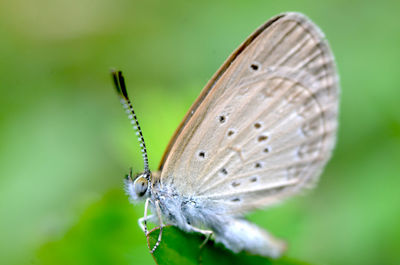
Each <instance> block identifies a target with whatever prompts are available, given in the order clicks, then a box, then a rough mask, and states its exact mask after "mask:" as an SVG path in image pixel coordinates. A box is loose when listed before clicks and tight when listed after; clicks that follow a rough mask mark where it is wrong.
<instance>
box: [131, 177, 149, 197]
mask: <svg viewBox="0 0 400 265" xmlns="http://www.w3.org/2000/svg"><path fill="white" fill-rule="evenodd" d="M147 186H148V181H147V179H146V178H145V177H144V175H141V176H139V177H138V178H137V179H136V180H135V182H134V187H135V192H136V195H137V196H138V197H142V196H143V195H145V194H146V191H147Z"/></svg>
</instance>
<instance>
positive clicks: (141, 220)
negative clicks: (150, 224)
mask: <svg viewBox="0 0 400 265" xmlns="http://www.w3.org/2000/svg"><path fill="white" fill-rule="evenodd" d="M149 203H150V198H147V199H146V202H145V204H144V215H143V217H142V218H139V220H138V222H139V226H140V228H141V229H142V230H143V232H144V234H145V235H146V236H147V235H148V233H149V231H148V229H147V220H148V219H150V218H152V217H153V215H149V216H147V210H148V208H149Z"/></svg>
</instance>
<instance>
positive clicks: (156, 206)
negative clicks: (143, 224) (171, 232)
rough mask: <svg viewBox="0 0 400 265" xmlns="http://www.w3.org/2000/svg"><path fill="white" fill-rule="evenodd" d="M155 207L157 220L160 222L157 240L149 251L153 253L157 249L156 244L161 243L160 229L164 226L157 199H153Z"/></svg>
mask: <svg viewBox="0 0 400 265" xmlns="http://www.w3.org/2000/svg"><path fill="white" fill-rule="evenodd" d="M155 208H156V213H157V217H158V221H159V223H160V232H159V234H158V239H157V242H156V244H155V245H154V247H153V249H152V250H151V251H150V253H153V252H154V251H155V250H156V249H157V247H158V245H160V243H161V237H162V230H163V227H164V223H163V221H162V216H161V209H160V205H159V202H158V201H155Z"/></svg>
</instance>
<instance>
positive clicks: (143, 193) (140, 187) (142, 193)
mask: <svg viewBox="0 0 400 265" xmlns="http://www.w3.org/2000/svg"><path fill="white" fill-rule="evenodd" d="M125 190H126V193H127V194H128V195H129V197H130V198H131V199H132V200H133V201H138V200H142V199H145V198H148V197H149V195H150V192H149V191H150V172H144V173H140V174H138V175H136V177H133V176H132V170H130V172H129V174H128V175H126V177H125Z"/></svg>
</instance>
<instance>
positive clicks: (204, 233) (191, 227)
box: [190, 226, 213, 248]
mask: <svg viewBox="0 0 400 265" xmlns="http://www.w3.org/2000/svg"><path fill="white" fill-rule="evenodd" d="M190 229H191V230H192V231H194V232H197V233H201V234H203V235H205V236H206V238H205V239H204V241H203V243H201V245H200V246H199V248H203V247H204V246H205V245H206V244H207V242H208V240H209V239H210V237H211V235H212V234H213V231H211V230H204V229H200V228H197V227H194V226H190Z"/></svg>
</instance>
